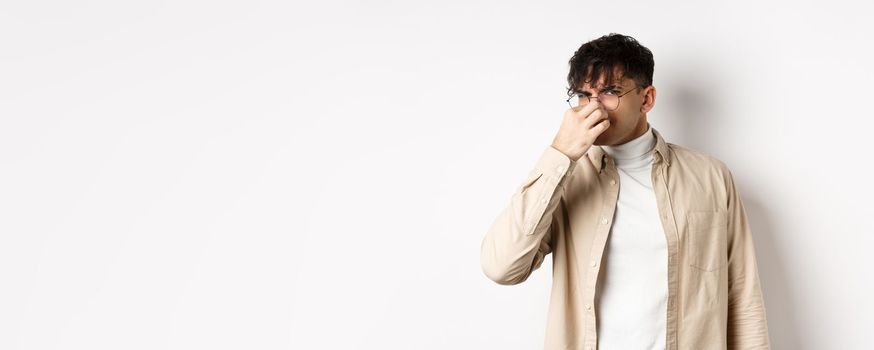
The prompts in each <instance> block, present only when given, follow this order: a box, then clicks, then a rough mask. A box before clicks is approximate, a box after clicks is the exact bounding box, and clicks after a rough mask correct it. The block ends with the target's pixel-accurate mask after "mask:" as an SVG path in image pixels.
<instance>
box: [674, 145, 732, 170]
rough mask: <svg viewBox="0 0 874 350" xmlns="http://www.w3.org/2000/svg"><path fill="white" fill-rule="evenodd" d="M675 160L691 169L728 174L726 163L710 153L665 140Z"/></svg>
mask: <svg viewBox="0 0 874 350" xmlns="http://www.w3.org/2000/svg"><path fill="white" fill-rule="evenodd" d="M666 144H667V146H668V148H669V149H670V150H671V153H672V157H673V159H674V161H675V162H677V163H678V164H679V165H680V166H682V167H684V168H688V169H689V170H692V171H715V172H717V173H719V174H721V175H730V173H731V171H730V170H729V168H728V165H726V164H725V162H723V161H722V160H721V159H719V158H716V157H715V156H713V155H712V154H709V153H706V152H703V151H699V150H695V149H691V148H688V147H685V146H681V145H678V144H674V143H670V142H666Z"/></svg>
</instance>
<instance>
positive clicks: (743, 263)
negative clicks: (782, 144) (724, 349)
mask: <svg viewBox="0 0 874 350" xmlns="http://www.w3.org/2000/svg"><path fill="white" fill-rule="evenodd" d="M726 172H727V174H728V176H727V194H728V215H729V217H728V329H727V331H728V334H727V342H728V349H770V348H771V345H770V341H769V339H768V322H767V318H766V315H765V305H764V301H763V297H762V290H761V286H760V282H759V273H758V267H757V263H756V253H755V248H754V247H753V237H752V233H751V232H750V226H749V223H748V221H747V216H746V212H745V210H744V206H743V202H742V200H741V197H740V194H739V193H738V191H737V187H736V186H735V182H734V178H733V175H732V174H731V171H728V170H726Z"/></svg>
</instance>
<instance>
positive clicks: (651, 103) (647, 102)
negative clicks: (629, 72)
mask: <svg viewBox="0 0 874 350" xmlns="http://www.w3.org/2000/svg"><path fill="white" fill-rule="evenodd" d="M655 100H656V88H655V86H652V85H650V86H647V87H646V89H644V90H643V104H642V105H641V106H640V112H641V113H647V112H649V111H650V110H652V108H653V107H655Z"/></svg>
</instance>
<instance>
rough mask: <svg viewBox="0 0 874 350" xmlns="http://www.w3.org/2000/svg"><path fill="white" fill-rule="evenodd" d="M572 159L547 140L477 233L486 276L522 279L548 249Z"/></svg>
mask: <svg viewBox="0 0 874 350" xmlns="http://www.w3.org/2000/svg"><path fill="white" fill-rule="evenodd" d="M575 165H576V161H574V160H571V159H570V158H569V157H568V156H567V155H565V154H564V153H562V152H561V151H559V150H557V149H555V148H554V147H552V146H549V147H547V148H546V149H545V150H544V151H543V153H542V154H541V156H540V158H539V159H538V161H537V163H536V165H535V167H534V169H532V170H531V172H530V173H529V174H528V176H527V178H526V179H525V180H524V181H523V182H522V184H521V185H519V186H518V187H517V188H516V190H515V191H514V192H513V194H512V196H511V198H510V203H509V205H507V206H506V207H505V208H504V209H503V210H502V211H501V213H500V214H499V215H498V217H497V219H495V221H494V222H493V223H492V225H491V227H490V228H489V230H488V232H487V233H486V235H485V237H484V238H483V241H482V245H481V253H480V263H481V265H482V266H481V267H482V270H483V272H484V273H485V275H486V276H487V277H489V279H491V280H493V281H495V282H496V283H498V284H503V285H512V284H519V283H522V282H523V281H525V280H527V279H528V276H530V275H531V272H533V271H534V270H536V269H537V268H538V267H540V265H541V263H543V259H544V258H545V256H546V255H547V254H549V253H551V252H552V249H551V245H550V241H551V239H552V236H553V232H552V231H553V227H554V226H553V225H552V222H553V220H555V219H560V217H561V216H562V215H565V213H564V211H563V210H560V209H558V208H559V205H560V202H561V196H562V192H563V191H562V188H563V186H564V183H565V179H567V178H568V175H569V174H570V173H571V172H572V171H573V167H574V166H575Z"/></svg>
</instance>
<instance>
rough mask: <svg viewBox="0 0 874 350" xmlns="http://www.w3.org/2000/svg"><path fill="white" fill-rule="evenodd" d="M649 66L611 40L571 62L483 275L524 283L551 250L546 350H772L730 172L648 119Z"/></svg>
mask: <svg viewBox="0 0 874 350" xmlns="http://www.w3.org/2000/svg"><path fill="white" fill-rule="evenodd" d="M653 66H654V61H653V57H652V53H651V52H650V50H649V49H647V48H646V47H643V46H642V45H640V44H639V43H638V42H637V41H636V40H635V39H634V38H631V37H628V36H624V35H619V34H615V33H613V34H610V35H605V36H603V37H601V38H598V39H596V40H593V41H590V42H588V43H585V44H583V45H582V46H581V47H580V48H579V50H577V51H576V52H575V53H574V55H573V57H572V58H571V60H570V72H569V74H568V84H569V88H568V94H569V95H570V99H569V100H568V102H569V103H570V104H571V108H569V109H568V110H567V111H565V113H564V117H563V120H562V123H561V127H560V128H559V131H558V134H557V135H556V136H555V138H554V140H553V142H552V144H551V145H550V146H549V147H547V148H546V149H545V150H544V152H543V153H542V155H541V156H540V159H539V160H538V161H537V163H536V165H535V167H534V169H533V170H532V171H531V172H530V173H529V174H528V177H527V178H526V179H525V180H524V182H523V183H522V184H521V185H520V186H519V187H518V188H517V190H516V191H515V192H514V193H513V195H512V198H511V199H510V203H509V205H508V206H507V207H506V208H505V209H504V210H503V211H502V212H501V213H500V215H499V216H498V217H497V219H496V220H495V221H494V223H493V224H492V226H491V228H490V229H489V231H488V233H487V234H486V235H485V237H484V239H483V241H482V247H481V248H482V250H481V262H482V270H483V272H484V273H485V275H486V276H488V277H489V278H490V279H492V280H494V281H495V282H497V283H499V284H504V285H512V284H518V283H521V282H523V281H525V280H526V279H528V277H529V276H530V274H531V273H532V272H533V271H534V270H536V269H537V268H539V267H540V265H541V264H542V262H543V260H544V257H545V256H546V255H547V254H550V253H551V254H552V263H553V264H552V265H553V266H552V268H553V271H552V273H553V279H552V294H551V296H550V304H549V312H548V321H547V328H546V341H545V345H546V349H556V350H558V349H583V350H595V349H602V350H618V349H623V350H624V349H690V350H692V349H694V350H700V349H769V348H770V343H769V339H768V329H767V322H766V318H765V307H764V303H763V300H762V293H761V288H760V286H759V277H758V271H757V266H756V257H755V252H754V247H753V239H752V236H751V232H750V227H749V223H748V222H747V217H746V214H745V211H744V206H743V204H742V202H741V197H740V195H739V193H738V190H737V187H736V185H735V182H734V179H733V176H732V173H731V172H730V171H729V169H728V168H727V167H726V165H725V164H724V163H723V162H721V161H720V160H718V159H716V158H714V157H711V156H709V155H706V154H704V153H701V152H697V151H694V150H690V149H687V148H684V147H681V146H678V145H675V144H672V143H667V142H665V140H664V139H663V138H662V136H661V134H660V133H659V132H658V131H656V129H655V128H653V127H652V126H651V125H650V124H649V122H648V121H647V118H646V114H647V112H649V111H650V110H652V108H653V106H655V100H656V89H655V87H654V86H653V85H652V75H653Z"/></svg>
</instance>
